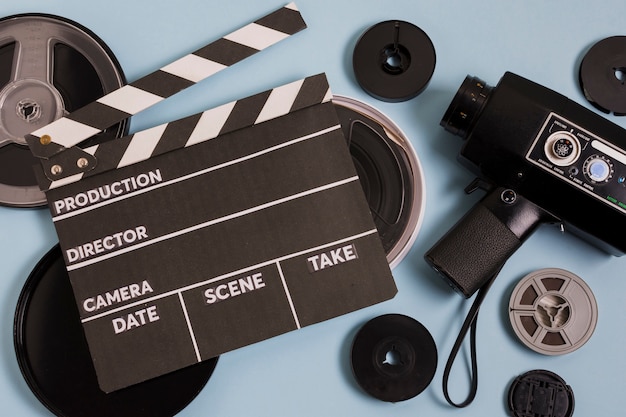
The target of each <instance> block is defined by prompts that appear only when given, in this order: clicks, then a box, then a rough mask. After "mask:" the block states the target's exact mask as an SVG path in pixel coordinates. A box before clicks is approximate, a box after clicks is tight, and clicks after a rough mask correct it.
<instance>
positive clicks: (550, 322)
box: [509, 268, 598, 355]
mask: <svg viewBox="0 0 626 417" xmlns="http://www.w3.org/2000/svg"><path fill="white" fill-rule="evenodd" d="M509 319H510V320H511V325H512V326H513V330H514V331H515V333H516V334H517V336H518V337H519V339H520V340H521V341H522V342H523V343H524V344H525V345H526V346H528V347H529V348H531V349H532V350H534V351H536V352H539V353H543V354H544V355H562V354H565V353H570V352H573V351H575V350H576V349H578V348H580V347H581V346H582V345H584V344H585V343H586V342H587V340H589V338H590V337H591V335H592V334H593V331H594V329H595V327H596V322H597V320H598V306H597V304H596V299H595V297H594V295H593V293H592V292H591V289H590V288H589V287H588V286H587V284H586V283H585V282H584V281H583V280H582V279H581V278H580V277H578V276H577V275H574V274H573V273H571V272H569V271H565V270H563V269H557V268H547V269H541V270H538V271H535V272H532V273H530V274H528V275H527V276H525V277H524V278H523V279H522V280H521V281H520V282H519V283H518V284H517V285H516V287H515V289H514V290H513V293H512V295H511V300H510V303H509Z"/></svg>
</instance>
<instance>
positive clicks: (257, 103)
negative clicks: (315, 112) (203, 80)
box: [38, 74, 332, 191]
mask: <svg viewBox="0 0 626 417" xmlns="http://www.w3.org/2000/svg"><path fill="white" fill-rule="evenodd" d="M331 98H332V93H331V91H330V87H329V85H328V80H327V79H326V76H325V75H324V74H317V75H313V76H310V77H307V78H304V79H302V80H298V81H294V82H291V83H289V84H285V85H282V86H279V87H276V88H273V89H271V90H267V91H264V92H261V93H258V94H255V95H252V96H250V97H246V98H242V99H239V100H236V101H232V102H230V103H226V104H223V105H221V106H218V107H215V108H212V109H209V110H206V111H204V112H202V113H198V114H194V115H192V116H187V117H185V118H183V119H179V120H175V121H172V122H169V123H164V124H161V125H158V126H155V127H152V128H149V129H146V130H142V131H139V132H136V133H134V134H132V135H128V136H125V137H123V138H120V139H116V140H114V141H108V142H104V143H102V144H100V145H94V146H90V147H88V148H85V149H83V150H82V151H83V152H84V155H91V156H93V157H94V158H95V160H96V161H97V166H95V168H94V169H92V170H89V171H85V172H78V173H76V174H72V173H70V174H69V175H68V174H67V173H66V172H65V170H64V172H61V173H59V174H58V175H48V177H50V176H52V177H53V179H52V180H50V178H48V177H46V178H44V176H42V175H38V177H39V179H38V181H39V186H40V188H41V189H42V191H48V190H51V189H54V188H59V187H62V186H65V185H68V184H72V183H74V182H77V181H80V180H82V179H83V178H87V177H91V176H93V175H98V174H101V173H103V172H106V171H110V170H114V169H119V168H122V167H125V166H128V165H132V164H136V163H138V162H141V161H145V160H147V159H150V158H152V157H154V156H157V155H161V154H163V153H166V152H170V151H173V150H176V149H181V148H187V147H189V146H193V145H196V144H198V143H201V142H205V141H207V140H210V139H214V138H216V137H218V136H220V135H223V134H225V133H229V132H233V131H235V130H238V129H242V128H245V127H249V126H253V125H256V124H258V123H263V122H265V121H268V120H272V119H275V118H278V117H280V116H284V115H286V114H289V113H291V112H293V111H296V110H299V109H302V108H306V107H309V106H313V105H315V104H321V103H326V102H328V101H330V100H331ZM67 154H68V152H62V153H61V154H59V155H57V156H55V157H54V158H53V160H54V164H59V166H76V162H75V156H74V155H73V154H69V155H67Z"/></svg>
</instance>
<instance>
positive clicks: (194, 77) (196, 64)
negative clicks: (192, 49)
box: [161, 54, 226, 83]
mask: <svg viewBox="0 0 626 417" xmlns="http://www.w3.org/2000/svg"><path fill="white" fill-rule="evenodd" d="M224 68H226V65H223V64H220V63H218V62H215V61H211V60H209V59H205V58H202V57H200V56H198V55H194V54H189V55H187V56H184V57H182V58H180V59H178V60H176V61H174V62H172V63H171V64H169V65H166V66H164V67H163V68H161V71H164V72H167V73H169V74H172V75H176V76H177V77H181V78H184V79H186V80H189V81H192V82H194V83H197V82H200V81H202V80H204V79H205V78H208V77H210V76H211V75H213V74H216V73H218V72H220V71H221V70H223V69H224Z"/></svg>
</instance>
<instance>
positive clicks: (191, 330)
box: [178, 292, 202, 362]
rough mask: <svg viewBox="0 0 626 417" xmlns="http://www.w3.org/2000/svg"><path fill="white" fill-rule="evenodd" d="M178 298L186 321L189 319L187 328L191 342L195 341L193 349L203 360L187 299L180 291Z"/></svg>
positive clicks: (199, 358)
mask: <svg viewBox="0 0 626 417" xmlns="http://www.w3.org/2000/svg"><path fill="white" fill-rule="evenodd" d="M178 299H179V300H180V305H181V307H182V308H183V314H184V315H185V321H187V328H188V329H189V335H190V336H191V342H192V343H193V349H194V350H195V351H196V359H198V362H202V356H200V350H199V349H198V342H196V335H195V334H194V332H193V327H191V320H189V313H187V306H186V305H185V300H184V299H183V294H182V293H180V292H179V293H178Z"/></svg>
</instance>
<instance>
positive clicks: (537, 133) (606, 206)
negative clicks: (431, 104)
mask: <svg viewBox="0 0 626 417" xmlns="http://www.w3.org/2000/svg"><path fill="white" fill-rule="evenodd" d="M441 125H442V126H443V127H444V128H445V129H446V130H447V131H449V132H451V133H453V134H456V135H457V136H460V137H462V138H463V139H464V140H465V142H464V144H463V147H462V149H461V151H460V153H459V155H458V160H459V161H460V162H461V163H462V164H463V165H464V166H465V167H467V168H468V169H469V170H471V171H472V172H473V173H475V174H476V175H477V177H479V178H480V179H481V181H482V184H484V185H483V187H482V188H487V189H488V191H489V192H488V194H487V195H486V196H485V198H483V199H482V200H481V201H479V202H478V203H477V204H476V205H475V206H474V208H473V209H472V210H471V211H470V212H468V213H467V214H466V215H465V216H464V217H463V218H462V219H461V220H460V221H459V222H458V223H457V224H456V225H455V226H454V227H453V228H452V229H451V230H450V231H449V232H447V233H446V234H445V235H444V236H443V237H442V238H441V239H440V240H439V241H438V242H437V243H436V244H435V245H434V246H433V247H432V248H431V249H430V250H429V251H428V252H427V253H426V254H425V259H426V261H427V262H428V263H429V264H430V265H431V266H432V267H433V268H434V269H436V270H437V271H438V272H439V273H440V274H442V275H443V276H444V277H446V278H447V279H448V280H449V282H450V284H451V285H452V286H453V287H454V288H455V289H457V290H459V291H460V292H461V293H462V294H463V295H465V296H466V297H469V296H471V295H472V294H473V293H474V292H475V291H476V290H477V289H479V288H480V287H481V286H482V285H484V284H485V283H486V282H487V281H489V279H490V278H491V277H492V276H494V275H495V274H496V273H497V271H498V270H499V268H500V267H501V266H502V265H503V264H504V262H506V260H507V259H508V258H509V257H510V256H511V255H512V254H513V252H514V251H515V250H516V249H517V248H519V246H520V245H521V244H522V243H523V242H524V240H526V238H527V237H528V236H529V235H530V234H531V233H532V232H533V231H534V230H535V229H536V227H537V226H538V225H539V224H541V223H546V222H548V223H550V222H551V223H559V224H561V225H563V227H564V229H565V230H566V231H569V232H572V233H573V234H575V235H577V236H579V237H581V238H583V239H585V240H587V241H588V242H590V243H591V244H593V245H594V246H596V247H598V248H600V249H602V250H604V251H606V252H608V253H610V254H612V255H615V256H620V255H623V254H624V253H625V252H626V239H624V236H623V235H622V231H626V130H624V129H623V128H621V127H620V126H618V125H616V124H614V123H611V122H609V121H608V120H606V119H605V118H603V117H601V116H599V115H597V114H596V113H594V112H592V111H590V110H588V109H586V108H584V107H583V106H581V105H579V104H577V103H575V102H573V101H572V100H569V99H568V98H567V97H565V96H563V95H561V94H559V93H556V92H554V91H552V90H550V89H548V88H546V87H543V86H541V85H539V84H536V83H534V82H532V81H529V80H527V79H525V78H523V77H520V76H518V75H515V74H513V73H510V72H507V73H505V75H504V76H503V77H502V79H501V80H500V82H499V83H498V85H497V86H496V87H490V86H488V85H487V84H485V83H484V82H483V81H481V80H479V79H477V78H475V77H470V76H468V77H467V78H466V79H465V81H464V82H463V84H462V85H461V87H460V88H459V90H458V92H457V94H456V96H455V97H454V99H453V101H452V102H451V104H450V106H449V108H448V110H447V111H446V113H445V115H444V117H443V119H442V121H441ZM473 188H476V187H473ZM466 191H468V190H466ZM469 191H471V190H469Z"/></svg>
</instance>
